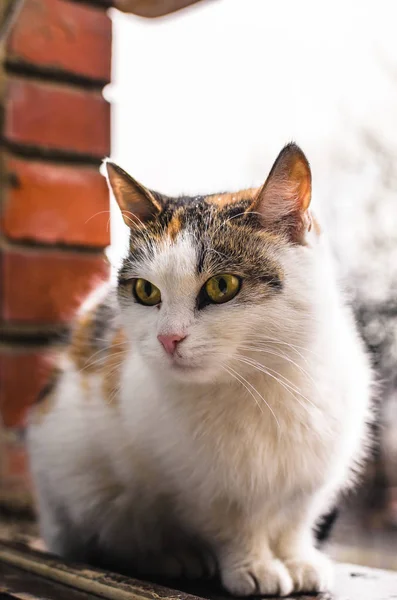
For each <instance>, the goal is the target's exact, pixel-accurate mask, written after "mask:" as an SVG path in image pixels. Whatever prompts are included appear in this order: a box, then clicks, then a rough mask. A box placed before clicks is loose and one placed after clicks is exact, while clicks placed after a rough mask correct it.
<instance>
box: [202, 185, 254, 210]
mask: <svg viewBox="0 0 397 600" xmlns="http://www.w3.org/2000/svg"><path fill="white" fill-rule="evenodd" d="M257 193H258V189H257V188H249V189H248V190H243V191H241V192H235V193H227V194H214V195H212V196H207V197H206V198H205V201H206V202H207V203H208V204H215V206H217V207H218V208H223V207H224V206H227V205H228V204H235V203H236V202H240V201H241V200H254V198H255V196H256V194H257Z"/></svg>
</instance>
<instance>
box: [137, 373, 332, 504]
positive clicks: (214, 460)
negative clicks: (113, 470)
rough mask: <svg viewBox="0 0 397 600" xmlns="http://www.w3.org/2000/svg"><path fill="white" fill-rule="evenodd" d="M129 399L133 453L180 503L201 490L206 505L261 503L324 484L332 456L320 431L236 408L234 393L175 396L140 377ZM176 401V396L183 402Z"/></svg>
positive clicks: (313, 424)
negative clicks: (146, 460) (217, 500)
mask: <svg viewBox="0 0 397 600" xmlns="http://www.w3.org/2000/svg"><path fill="white" fill-rule="evenodd" d="M134 384H135V387H134V393H133V394H132V395H131V394H130V395H129V396H128V405H127V409H126V410H127V413H128V426H129V428H130V432H131V437H130V440H131V443H130V448H131V452H134V451H135V450H134V444H135V443H136V444H138V445H139V447H140V451H143V452H144V453H145V454H146V455H147V456H148V457H150V460H151V461H152V463H153V464H154V465H155V469H156V471H157V472H158V476H159V477H160V478H161V479H163V480H166V481H167V482H168V483H167V485H169V487H170V488H178V490H179V492H180V493H181V494H182V495H185V494H187V493H190V492H189V490H192V489H194V490H196V495H197V497H201V501H202V502H206V501H208V499H209V498H211V497H214V496H218V495H220V494H221V495H223V494H225V495H226V496H228V497H233V498H236V499H238V497H239V496H240V495H241V494H242V493H243V494H244V496H245V498H246V497H247V495H250V496H251V497H252V499H253V502H255V499H261V498H263V496H264V495H265V496H266V495H269V493H273V492H274V491H276V490H277V492H279V493H286V494H288V493H291V492H292V490H294V489H295V488H296V485H297V482H299V485H301V486H311V485H312V484H313V482H314V481H316V483H317V482H318V481H319V480H320V479H321V478H323V477H324V475H325V472H326V470H327V467H328V464H327V463H328V459H329V456H330V451H329V448H328V447H327V443H326V440H325V438H323V437H322V435H321V427H322V425H321V423H318V422H316V420H313V421H312V422H311V423H309V422H308V421H307V420H305V419H302V414H297V415H296V417H295V418H294V416H292V415H289V416H288V418H285V415H283V414H280V413H279V414H277V413H275V414H273V413H272V411H267V412H266V411H263V410H261V409H260V408H258V407H257V406H256V404H252V406H251V405H250V407H249V409H248V408H247V406H245V405H244V398H238V399H237V400H236V399H235V400H233V398H232V397H231V396H230V392H229V391H228V393H224V392H223V391H222V390H210V391H209V392H208V394H206V395H204V394H203V392H200V393H196V394H195V393H194V391H192V390H191V391H189V390H185V391H184V393H185V395H181V394H180V393H179V392H178V391H173V390H169V389H166V388H165V387H164V386H163V387H161V386H160V385H159V383H158V382H157V381H156V380H155V379H153V378H148V377H143V374H139V375H138V374H137V375H136V377H135V380H134ZM178 394H179V395H178Z"/></svg>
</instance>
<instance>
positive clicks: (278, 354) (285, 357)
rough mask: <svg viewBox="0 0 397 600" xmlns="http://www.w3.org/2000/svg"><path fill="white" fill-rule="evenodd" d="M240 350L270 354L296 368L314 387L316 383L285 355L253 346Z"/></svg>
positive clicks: (243, 347)
mask: <svg viewBox="0 0 397 600" xmlns="http://www.w3.org/2000/svg"><path fill="white" fill-rule="evenodd" d="M240 348H241V349H242V350H249V351H250V352H261V353H265V354H270V355H271V356H276V357H278V358H282V359H284V360H286V361H287V362H288V363H290V364H291V365H293V366H294V367H296V368H297V369H298V370H299V371H300V372H301V373H302V375H304V376H305V377H307V378H308V379H309V381H311V382H312V383H313V384H314V385H316V382H315V381H314V379H313V377H312V376H311V375H310V374H309V373H308V371H307V370H306V369H304V368H303V367H302V366H301V365H299V364H298V363H297V362H296V361H294V360H292V358H290V357H289V356H287V355H286V354H281V353H279V352H274V351H273V349H268V348H266V349H265V348H261V349H259V348H256V347H255V346H244V345H241V346H240Z"/></svg>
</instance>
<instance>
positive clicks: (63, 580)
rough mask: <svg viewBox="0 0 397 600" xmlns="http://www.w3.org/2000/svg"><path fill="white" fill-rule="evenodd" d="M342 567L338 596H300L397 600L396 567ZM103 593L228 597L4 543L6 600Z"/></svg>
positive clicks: (171, 599)
mask: <svg viewBox="0 0 397 600" xmlns="http://www.w3.org/2000/svg"><path fill="white" fill-rule="evenodd" d="M336 572H337V577H336V590H335V594H334V595H332V596H331V595H329V594H320V595H318V596H316V597H314V596H296V598H297V600H298V598H300V599H301V600H309V598H310V599H311V600H330V599H331V598H332V599H333V600H397V572H395V571H382V570H379V569H368V568H365V567H358V566H352V565H338V566H337V571H336ZM71 588H72V589H71ZM182 588H183V591H182ZM7 594H8V595H7ZM98 596H99V597H101V598H106V599H108V600H198V598H205V599H209V600H222V599H224V598H225V596H224V595H223V594H222V593H221V592H219V590H218V591H216V590H215V589H214V588H210V587H204V586H200V585H196V584H193V583H190V584H182V585H181V586H180V589H179V590H173V589H170V588H167V587H163V586H160V585H156V584H153V583H148V582H143V581H139V580H137V579H132V578H128V577H124V576H121V575H116V574H113V573H107V572H105V571H101V570H97V569H92V568H91V567H87V566H84V565H73V564H68V563H64V562H62V561H60V560H59V559H57V558H55V557H53V556H51V555H49V554H45V553H42V552H37V551H34V550H31V549H27V548H25V547H23V546H18V545H15V544H9V543H0V599H1V598H8V599H9V600H10V599H11V598H20V599H21V600H22V599H26V598H29V599H30V600H34V599H45V600H53V599H54V600H88V599H93V598H94V597H98Z"/></svg>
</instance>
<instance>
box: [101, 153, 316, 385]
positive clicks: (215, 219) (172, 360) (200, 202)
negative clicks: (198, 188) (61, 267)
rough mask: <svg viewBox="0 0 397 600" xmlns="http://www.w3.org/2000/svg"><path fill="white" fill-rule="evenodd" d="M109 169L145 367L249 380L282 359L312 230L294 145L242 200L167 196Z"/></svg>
mask: <svg viewBox="0 0 397 600" xmlns="http://www.w3.org/2000/svg"><path fill="white" fill-rule="evenodd" d="M106 167H107V174H108V181H109V184H110V187H111V190H112V192H113V194H114V196H115V198H116V200H117V202H118V204H119V207H120V209H121V211H122V214H123V217H124V220H125V222H126V224H127V225H128V226H129V227H130V232H131V233H130V246H129V253H128V255H127V257H126V258H125V259H124V261H123V264H122V266H121V268H120V271H119V278H118V297H119V302H120V306H121V312H122V316H123V320H124V326H125V328H126V331H127V334H128V336H129V337H130V339H131V340H132V343H133V344H136V348H137V350H138V351H139V352H140V354H141V355H142V356H143V357H144V359H145V360H147V361H150V363H151V364H153V365H154V366H155V368H156V369H158V370H163V371H165V372H166V373H167V374H168V375H169V376H170V377H178V378H183V379H185V380H192V379H194V380H201V381H206V380H209V379H213V378H221V377H223V376H224V375H225V374H227V373H229V374H230V373H240V374H241V373H242V372H246V371H247V369H250V368H251V369H252V368H253V364H250V363H249V361H252V360H259V361H260V362H263V360H262V359H263V356H264V353H266V352H268V354H269V352H270V351H269V350H266V348H273V349H276V350H278V351H279V352H281V353H283V352H284V351H285V349H286V345H288V344H293V343H294V340H296V339H297V340H300V339H301V333H302V332H301V331H300V330H301V329H302V331H303V329H304V328H305V327H307V322H308V321H310V314H309V312H310V294H309V293H308V292H307V288H308V287H310V285H309V286H308V282H309V280H310V278H311V273H310V272H309V271H310V264H311V261H310V254H311V253H312V249H311V247H310V243H308V238H309V237H310V236H309V235H308V232H309V231H310V230H311V229H313V226H312V225H313V224H312V219H311V216H310V213H309V204H310V198H311V174H310V168H309V164H308V161H307V159H306V157H305V156H304V154H303V152H302V151H301V150H300V149H299V148H298V147H297V146H296V145H295V144H289V145H288V146H286V147H285V148H284V149H283V150H282V152H281V153H280V155H279V156H278V158H277V160H276V162H275V163H274V165H273V168H272V170H271V172H270V174H269V176H268V178H267V180H266V182H265V184H264V185H263V186H262V187H261V188H258V189H249V190H245V191H242V192H238V193H222V194H215V195H211V196H195V197H180V198H169V197H166V196H164V195H162V194H159V193H157V192H153V191H151V190H148V189H147V188H145V187H144V186H143V185H141V184H140V183H138V182H137V181H135V180H134V179H132V178H131V177H130V176H129V175H128V174H127V173H125V172H124V171H123V170H122V169H121V168H120V167H118V166H116V165H115V164H113V163H111V162H107V163H106ZM271 340H273V341H271ZM269 357H270V354H269ZM240 376H241V375H240Z"/></svg>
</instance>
